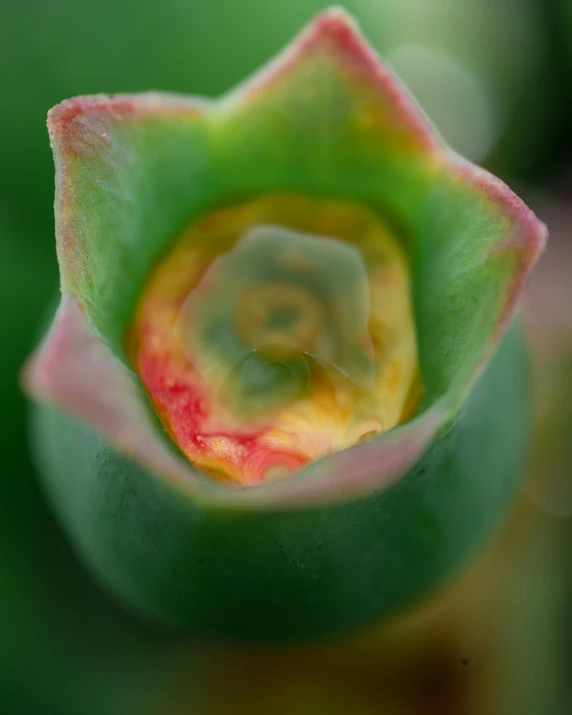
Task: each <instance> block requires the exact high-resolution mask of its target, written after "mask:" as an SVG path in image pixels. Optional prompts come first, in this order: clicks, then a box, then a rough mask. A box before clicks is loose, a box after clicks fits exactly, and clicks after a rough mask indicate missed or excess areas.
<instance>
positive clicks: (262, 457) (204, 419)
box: [137, 322, 309, 484]
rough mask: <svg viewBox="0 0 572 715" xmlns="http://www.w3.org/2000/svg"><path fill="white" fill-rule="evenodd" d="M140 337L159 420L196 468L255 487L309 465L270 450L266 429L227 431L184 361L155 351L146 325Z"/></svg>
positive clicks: (140, 359)
mask: <svg viewBox="0 0 572 715" xmlns="http://www.w3.org/2000/svg"><path fill="white" fill-rule="evenodd" d="M139 337H140V341H141V343H140V349H139V353H138V356H137V367H138V370H139V373H140V375H141V378H142V380H143V382H144V384H145V386H146V387H147V390H148V391H149V394H150V396H151V398H152V400H153V403H154V405H155V409H156V411H157V413H158V414H159V417H160V418H161V419H162V421H163V423H164V424H165V426H166V428H167V429H168V431H169V432H170V433H171V434H172V435H173V437H174V439H175V441H176V443H177V444H178V445H179V446H180V448H181V449H182V450H183V452H184V453H185V454H186V455H187V457H188V458H189V459H190V460H191V462H193V463H195V464H196V465H197V467H199V468H200V467H201V466H203V467H205V468H206V469H208V468H209V467H210V468H216V469H220V470H221V471H223V472H228V474H229V475H230V476H232V477H233V478H234V479H236V480H237V481H240V482H241V483H243V484H257V483H260V482H262V481H264V479H265V477H266V475H267V473H268V471H269V470H270V469H271V468H272V467H275V466H279V467H283V468H284V469H285V470H287V471H292V470H295V469H299V468H300V467H302V466H303V465H304V464H305V463H306V462H307V461H309V460H308V457H306V456H304V455H301V454H300V453H298V452H296V451H294V450H292V449H289V448H288V447H284V448H282V447H280V446H274V445H272V446H270V445H268V444H267V443H266V442H265V437H266V435H267V432H268V425H263V426H260V427H258V428H257V429H252V428H247V429H245V428H240V427H237V428H235V429H231V428H229V425H228V423H227V421H226V420H225V419H224V416H223V415H224V413H223V412H222V411H221V410H220V406H217V404H216V400H215V397H214V396H213V395H212V394H209V390H208V386H207V385H206V383H205V382H204V381H203V380H202V378H201V377H200V375H198V374H197V373H196V372H195V371H194V370H193V369H192V366H191V364H190V363H189V362H188V361H187V360H186V358H185V357H184V356H182V355H180V354H177V352H176V350H175V349H174V346H173V345H172V344H171V345H170V346H168V347H167V348H163V349H159V350H157V349H156V348H155V347H154V343H155V342H157V334H156V333H155V332H153V329H152V328H151V326H150V325H149V324H148V323H147V322H144V323H143V325H142V331H141V334H140V336H139ZM217 407H218V409H217ZM223 440H224V444H222V446H221V444H220V443H221V442H222V441H223Z"/></svg>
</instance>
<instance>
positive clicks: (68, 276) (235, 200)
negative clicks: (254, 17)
mask: <svg viewBox="0 0 572 715" xmlns="http://www.w3.org/2000/svg"><path fill="white" fill-rule="evenodd" d="M48 124H49V131H50V136H51V141H52V146H53V150H54V155H55V160H56V185H57V193H56V228H57V249H58V259H59V264H60V271H61V291H62V299H61V303H60V306H59V308H58V311H57V313H56V316H55V318H54V320H53V323H52V326H51V328H50V329H49V331H48V333H47V335H46V337H45V339H44V340H43V342H42V344H41V346H40V347H39V349H38V351H37V352H36V353H35V355H34V356H33V357H32V359H31V361H30V362H29V364H28V366H27V367H26V370H25V376H24V380H25V385H26V389H27V390H28V391H29V393H30V394H31V395H32V396H33V397H34V398H35V399H36V400H37V401H39V403H40V406H39V407H38V408H37V410H36V412H35V421H34V444H35V447H36V450H37V455H38V463H39V465H40V468H41V470H42V471H43V472H44V474H45V478H46V483H47V486H48V489H49V491H50V492H51V494H52V497H53V501H54V503H55V504H56V507H57V508H58V510H59V512H60V514H61V516H62V519H63V522H64V524H65V526H66V528H67V530H68V532H69V533H70V535H71V538H72V540H73V542H74V543H75V545H76V547H77V549H78V551H79V552H80V553H81V554H82V555H83V557H84V558H85V560H86V561H87V562H88V563H89V564H90V565H91V566H92V568H93V569H94V570H95V572H96V573H97V574H98V575H99V577H100V578H101V579H102V580H103V581H105V582H106V583H107V584H109V586H110V587H111V588H112V590H113V591H114V592H115V593H117V594H119V596H120V597H121V598H122V599H123V600H124V601H125V602H126V603H127V604H129V605H131V607H133V608H134V609H136V610H137V611H138V612H140V613H142V614H144V615H145V614H146V615H147V616H149V617H151V618H154V619H159V620H161V621H164V622H168V623H171V624H174V625H176V626H178V627H184V628H187V629H190V630H191V631H193V632H195V633H201V634H206V635H210V636H213V635H214V636H216V637H230V638H242V639H266V640H272V639H284V638H286V639H302V638H313V637H318V636H321V635H326V634H331V633H334V632H340V631H343V630H345V629H348V628H350V627H354V626H357V625H359V624H362V623H365V622H367V621H368V620H370V619H372V618H375V617H380V616H382V615H384V614H388V613H391V612H392V611H393V610H394V609H396V608H398V607H401V606H403V605H404V604H406V603H408V602H410V601H412V600H413V599H415V598H418V597H420V596H421V595H423V594H425V593H427V592H429V591H431V589H433V588H435V587H436V586H437V585H438V584H439V583H441V582H442V581H443V580H445V579H446V578H450V577H451V576H452V574H453V573H454V572H455V570H456V569H457V568H459V566H460V565H461V564H462V563H463V562H464V560H465V559H466V558H467V557H468V555H469V554H470V553H471V552H472V551H473V550H474V549H475V548H476V547H477V546H478V544H479V541H480V539H482V538H483V537H484V535H486V534H487V533H488V532H489V530H490V529H491V528H493V526H494V525H495V524H496V523H497V521H498V519H499V516H500V515H501V514H502V512H503V509H504V508H505V507H506V504H507V503H508V501H509V500H510V497H511V495H512V494H513V493H514V491H515V489H516V487H517V485H518V477H519V473H520V471H521V467H522V464H523V459H524V454H525V445H526V442H527V439H528V373H527V362H526V356H525V352H524V349H523V344H522V339H521V336H520V332H519V330H518V326H517V325H513V324H512V323H513V317H514V315H515V311H516V309H517V304H518V300H519V297H520V294H521V292H522V289H523V286H524V284H525V281H526V278H527V276H528V274H529V272H530V270H531V268H532V266H533V265H534V263H535V261H536V259H537V257H538V255H539V253H540V252H541V250H542V247H543V244H544V241H545V235H546V231H545V227H544V226H543V225H542V224H541V223H540V222H539V221H538V220H537V219H536V218H535V216H534V215H533V214H532V212H531V211H530V210H529V209H528V208H527V207H526V206H525V205H524V204H523V203H522V201H520V199H518V198H517V197H516V196H515V195H514V194H513V193H512V192H511V191H510V189H508V188H507V187H506V186H505V185H504V184H503V183H502V182H501V181H499V180H498V179H496V178H494V177H493V176H491V175H490V174H488V173H487V172H485V171H483V170H481V169H479V168H477V167H475V166H473V165H471V164H469V163H467V162H465V161H464V160H462V159H461V158H460V157H458V156H457V155H455V154H454V153H453V152H452V151H451V150H450V149H449V148H448V147H447V146H446V145H445V144H444V143H443V141H442V140H441V138H440V137H439V135H438V134H437V133H436V131H435V130H434V129H433V128H432V127H431V125H430V124H429V122H428V121H427V119H426V118H425V117H424V115H423V114H422V112H421V110H420V109H419V108H418V107H417V106H416V104H415V102H414V100H413V99H412V98H411V97H410V96H409V95H408V93H407V91H406V90H405V89H404V88H403V87H402V86H401V85H400V83H399V81H398V80H397V79H396V78H395V76H394V75H393V73H392V72H391V70H390V69H389V68H388V67H386V66H385V65H384V64H383V63H382V61H381V60H380V59H379V57H378V56H377V55H376V54H375V52H374V51H373V50H372V49H371V48H370V47H369V46H368V45H367V43H366V41H365V40H364V39H363V37H362V36H361V35H360V33H359V31H358V30H357V28H356V26H355V24H354V22H353V21H352V19H351V18H349V17H348V15H347V14H346V13H345V12H344V11H343V10H340V9H332V10H328V11H326V12H324V13H323V14H321V15H320V16H318V17H317V18H316V19H315V20H314V21H313V22H312V23H311V24H310V25H309V27H308V28H307V29H305V30H304V31H303V32H302V34H301V35H300V37H298V38H297V39H296V40H295V41H294V42H293V44H292V45H291V46H290V47H289V48H287V49H286V51H285V52H284V53H283V54H282V55H280V56H279V57H278V58H277V59H276V60H274V61H273V62H271V63H270V65H269V66H268V67H267V68H265V69H264V70H263V71H262V72H261V73H259V74H258V75H256V76H255V77H254V78H253V79H251V80H249V81H248V82H246V83H245V84H244V85H242V86H240V87H239V88H238V89H235V90H234V91H232V92H230V93H229V94H228V95H226V96H224V97H222V98H221V99H219V100H215V101H211V100H204V99H196V98H187V97H179V96H172V95H166V94H160V93H149V94H142V95H124V96H112V97H108V96H93V97H80V98H76V99H72V100H67V101H64V102H62V104H60V105H58V106H57V107H55V108H54V109H52V111H51V112H50V115H49V121H48Z"/></svg>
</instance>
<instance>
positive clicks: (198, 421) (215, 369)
mask: <svg viewBox="0 0 572 715" xmlns="http://www.w3.org/2000/svg"><path fill="white" fill-rule="evenodd" d="M127 345H128V350H129V354H130V356H131V358H132V360H133V363H134V365H135V367H136V369H137V370H138V372H139V374H140V375H141V378H142V380H143V383H144V384H145V386H146V388H147V390H148V392H149V395H150V398H151V400H152V403H153V405H154V407H155V410H156V412H157V414H158V415H159V416H160V418H161V420H162V421H163V424H164V425H165V427H166V429H167V430H168V432H169V433H170V435H171V436H172V438H173V439H174V441H175V442H176V443H177V444H178V445H179V447H180V448H181V450H182V451H183V452H184V453H185V454H186V455H187V457H188V458H189V459H190V460H191V462H193V463H194V464H195V465H196V466H197V467H198V468H200V469H203V470H204V471H205V472H208V473H211V474H214V475H216V476H217V477H220V478H223V479H230V480H232V481H234V482H236V483H238V484H240V485H254V484H257V483H260V482H262V481H264V480H269V479H274V478H279V477H281V476H283V475H284V474H287V473H289V472H291V471H292V470H295V469H298V468H300V467H301V466H303V465H304V464H305V463H307V462H308V461H310V460H314V459H317V458H319V457H321V456H324V455H325V454H328V453H330V452H333V451H336V450H341V449H345V448H347V447H349V446H351V445H353V444H355V443H356V442H359V441H361V440H363V439H367V438H370V437H372V436H375V435H376V434H379V433H380V432H383V431H386V430H389V429H391V428H393V427H395V426H396V425H397V424H399V423H400V422H402V421H404V420H406V419H408V418H409V417H410V416H411V414H412V413H413V411H414V410H415V408H416V406H417V403H418V400H419V395H420V392H421V388H420V383H419V373H418V360H417V348H416V341H415V326H414V320H413V311H412V305H411V287H410V274H409V269H408V264H407V260H406V255H405V253H404V251H403V249H402V248H401V246H400V245H399V244H398V242H397V241H396V240H395V238H394V237H393V236H392V234H391V232H390V231H389V230H388V229H387V227H386V226H385V225H384V223H383V222H382V220H381V218H380V217H379V216H378V215H377V214H375V213H374V212H372V211H370V210H368V209H366V208H364V207H362V206H360V205H357V204H353V203H348V202H342V201H332V200H325V199H316V198H310V197H304V196H296V195H272V196H267V197H264V198H260V199H256V200H252V201H249V202H245V203H242V204H240V205H237V206H233V207H230V208H225V209H221V210H219V211H216V212H214V213H211V214H209V215H207V216H205V217H203V218H202V219H199V220H197V221H196V222H195V223H194V224H193V225H192V226H191V227H190V229H189V230H188V231H187V232H186V233H185V234H184V235H183V236H182V237H181V238H180V239H179V240H178V241H177V242H176V243H175V245H174V247H173V248H172V250H171V251H170V252H169V253H168V254H167V255H166V256H165V257H164V258H163V260H162V261H161V262H160V263H159V264H158V265H157V266H156V267H155V269H154V270H153V272H152V274H151V276H150V277H149V281H148V284H147V286H146V289H145V291H144V293H143V296H142V298H141V301H140V303H139V305H138V308H137V312H136V317H135V320H134V323H133V325H132V327H131V329H130V331H129V335H128V342H127Z"/></svg>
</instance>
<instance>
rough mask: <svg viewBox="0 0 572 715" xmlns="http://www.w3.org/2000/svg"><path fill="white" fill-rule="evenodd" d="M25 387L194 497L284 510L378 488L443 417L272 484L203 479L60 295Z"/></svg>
mask: <svg viewBox="0 0 572 715" xmlns="http://www.w3.org/2000/svg"><path fill="white" fill-rule="evenodd" d="M23 383H24V387H25V389H26V390H27V391H28V392H29V393H30V394H31V395H32V396H33V397H35V398H36V399H38V400H40V401H43V402H46V403H50V404H53V405H55V406H57V407H58V408H61V409H64V410H66V411H67V412H69V413H71V414H72V415H74V416H75V417H77V418H79V419H81V420H83V421H84V422H86V423H87V424H89V425H90V426H92V427H93V428H95V429H96V430H97V431H98V432H99V433H100V434H102V435H103V436H104V437H105V438H106V439H108V440H109V441H110V442H111V443H112V444H114V445H115V446H116V447H117V448H118V449H119V450H120V451H122V452H123V453H124V454H126V455H128V456H129V457H130V458H132V459H134V460H135V461H137V462H138V463H140V464H142V465H143V466H145V467H146V468H147V469H149V470H150V471H151V472H153V473H155V474H157V475H160V476H162V477H164V478H166V479H168V480H169V481H170V482H171V483H173V484H174V485H175V486H177V487H179V488H181V489H183V491H186V492H188V493H189V495H193V496H195V497H196V498H199V499H204V500H208V501H214V502H217V503H220V504H221V505H225V504H226V505H228V506H232V505H233V504H236V505H239V504H240V505H243V506H245V505H251V506H252V507H255V508H256V507H260V508H273V509H284V508H291V507H294V508H295V507H302V506H312V505H316V504H325V503H329V502H334V501H338V500H341V499H347V498H351V497H357V496H359V495H361V494H365V493H369V492H371V491H374V490H382V489H386V488H388V487H389V486H391V484H393V483H394V482H396V481H397V480H398V479H399V478H400V477H401V476H402V475H404V474H405V473H406V472H407V471H408V470H409V469H410V468H411V467H412V466H413V465H414V464H415V463H416V462H417V461H418V460H419V458H420V457H421V456H422V454H423V453H424V451H425V450H426V449H427V447H428V446H429V444H430V443H431V441H432V439H433V437H434V436H435V434H436V432H437V431H438V429H439V428H440V427H441V426H442V424H443V423H444V422H445V421H446V419H447V416H448V415H447V412H446V411H445V410H444V409H443V408H442V407H440V406H435V407H433V408H430V409H429V410H428V411H427V412H425V413H424V414H422V415H420V416H419V417H418V418H416V419H414V420H413V421H411V422H410V423H408V424H406V425H403V426H402V427H400V428H397V429H395V430H392V431H391V432H388V433H386V434H385V435H381V436H380V437H377V438H375V439H373V440H371V441H370V442H368V443H366V444H362V445H358V446H356V447H352V448H350V449H348V450H345V451H344V452H339V453H336V454H332V455H330V456H328V457H326V458H324V459H322V460H319V461H317V462H314V463H312V464H311V465H309V466H308V467H306V468H304V469H302V470H300V471H299V472H297V473H295V474H293V475H291V476H290V477H288V478H286V479H282V480H280V481H277V482H273V483H269V484H265V485H261V486H257V487H254V488H242V489H233V488H229V487H226V486H219V485H217V484H214V483H212V484H211V483H210V481H209V480H207V479H206V478H203V477H202V476H201V475H200V474H199V473H198V472H196V471H195V470H194V469H193V468H192V466H191V465H190V463H188V462H187V461H186V460H185V459H184V458H183V457H182V456H180V455H178V454H177V453H176V452H175V450H174V448H172V447H171V446H170V445H169V444H168V438H167V437H166V436H165V437H164V438H163V437H162V436H161V435H159V434H158V429H159V427H158V426H157V424H155V423H154V421H153V419H152V417H151V414H150V411H149V409H148V407H147V405H146V404H145V403H144V398H143V396H142V392H141V390H140V388H139V386H138V383H137V380H136V378H135V376H134V375H133V374H132V373H131V372H130V371H129V369H128V368H127V367H126V366H125V365H124V364H123V363H122V362H121V361H120V360H119V359H118V358H117V357H116V356H115V355H114V354H113V353H112V352H111V350H110V349H109V347H108V346H107V345H106V343H105V342H104V341H103V340H102V339H101V338H100V337H99V336H98V335H97V333H96V332H95V331H94V330H93V328H92V327H91V326H90V325H89V323H88V321H87V319H86V318H85V315H84V313H83V310H82V308H81V307H80V305H79V302H78V301H77V300H76V299H75V298H74V297H73V296H69V295H68V296H64V297H63V298H62V301H61V304H60V306H59V308H58V311H57V314H56V317H55V319H54V322H53V324H52V327H51V328H50V330H49V331H48V333H47V335H46V337H45V338H44V340H43V342H42V343H41V344H40V346H39V348H38V350H37V351H36V353H35V354H34V355H33V356H32V357H31V359H30V361H29V362H28V364H27V365H26V366H25V369H24V373H23Z"/></svg>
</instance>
